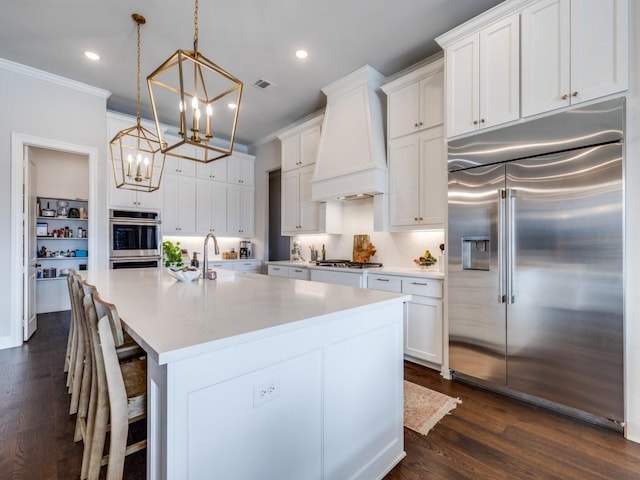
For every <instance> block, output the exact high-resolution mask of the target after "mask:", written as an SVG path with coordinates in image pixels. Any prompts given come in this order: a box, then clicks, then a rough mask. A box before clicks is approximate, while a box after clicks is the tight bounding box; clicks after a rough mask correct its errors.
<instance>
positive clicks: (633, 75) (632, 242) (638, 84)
mask: <svg viewBox="0 0 640 480" xmlns="http://www.w3.org/2000/svg"><path fill="white" fill-rule="evenodd" d="M629 9H630V10H629V17H630V32H631V39H630V44H629V45H630V51H629V59H630V63H629V74H630V84H629V87H630V88H629V94H628V95H627V128H626V132H625V134H626V139H625V146H626V155H625V272H624V275H625V389H626V392H625V399H626V422H627V429H626V435H627V438H628V439H630V440H633V441H635V442H640V375H638V370H639V369H640V296H639V295H638V292H640V251H639V250H638V248H637V245H638V238H640V215H638V208H640V76H639V73H638V71H639V69H640V62H639V61H638V57H640V46H639V43H640V38H639V34H638V31H639V30H640V6H639V5H638V2H636V1H631V2H629Z"/></svg>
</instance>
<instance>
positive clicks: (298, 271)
mask: <svg viewBox="0 0 640 480" xmlns="http://www.w3.org/2000/svg"><path fill="white" fill-rule="evenodd" d="M293 271H294V272H297V273H302V270H295V269H294V270H293Z"/></svg>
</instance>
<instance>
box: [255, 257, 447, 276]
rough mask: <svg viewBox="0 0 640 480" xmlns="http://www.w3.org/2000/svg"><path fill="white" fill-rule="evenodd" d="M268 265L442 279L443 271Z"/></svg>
mask: <svg viewBox="0 0 640 480" xmlns="http://www.w3.org/2000/svg"><path fill="white" fill-rule="evenodd" d="M267 264H268V265H280V266H283V267H300V268H312V269H318V270H332V271H339V272H351V273H360V274H364V273H367V274H376V273H378V274H385V275H399V276H405V277H419V278H434V279H440V280H444V272H441V271H440V270H438V267H437V266H434V267H430V268H426V269H425V268H420V267H382V268H379V267H376V268H363V269H359V268H343V267H320V266H318V265H315V264H313V263H308V262H293V261H287V260H283V261H275V262H267Z"/></svg>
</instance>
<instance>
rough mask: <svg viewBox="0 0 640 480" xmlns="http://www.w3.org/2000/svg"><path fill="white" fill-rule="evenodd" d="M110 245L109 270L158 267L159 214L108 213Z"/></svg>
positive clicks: (129, 211) (111, 211)
mask: <svg viewBox="0 0 640 480" xmlns="http://www.w3.org/2000/svg"><path fill="white" fill-rule="evenodd" d="M109 245H110V252H109V266H110V268H112V269H118V268H149V267H158V266H160V263H161V244H160V214H159V213H158V212H142V211H134V210H110V211H109Z"/></svg>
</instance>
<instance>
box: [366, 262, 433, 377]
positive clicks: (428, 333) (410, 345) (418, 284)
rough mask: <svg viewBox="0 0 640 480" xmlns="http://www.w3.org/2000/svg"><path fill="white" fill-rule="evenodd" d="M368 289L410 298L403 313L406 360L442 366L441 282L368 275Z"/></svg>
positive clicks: (428, 279) (427, 279) (416, 278)
mask: <svg viewBox="0 0 640 480" xmlns="http://www.w3.org/2000/svg"><path fill="white" fill-rule="evenodd" d="M367 288H372V289H375V290H384V291H387V292H398V293H407V294H410V295H411V296H412V298H411V301H409V302H407V303H406V305H405V312H404V342H403V343H404V354H405V355H406V356H407V357H408V359H409V360H416V359H417V360H418V362H420V363H422V362H426V363H425V364H426V365H428V366H433V367H439V366H440V365H441V364H442V349H443V343H444V339H443V330H442V328H443V327H442V325H443V316H442V281H441V280H435V279H431V278H422V277H408V276H395V275H385V274H375V273H369V274H368V275H367Z"/></svg>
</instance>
